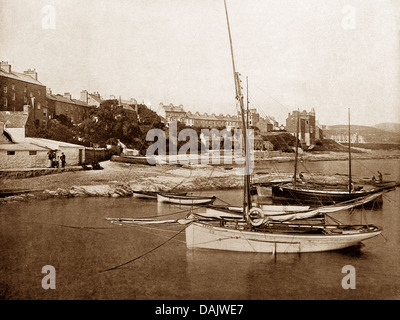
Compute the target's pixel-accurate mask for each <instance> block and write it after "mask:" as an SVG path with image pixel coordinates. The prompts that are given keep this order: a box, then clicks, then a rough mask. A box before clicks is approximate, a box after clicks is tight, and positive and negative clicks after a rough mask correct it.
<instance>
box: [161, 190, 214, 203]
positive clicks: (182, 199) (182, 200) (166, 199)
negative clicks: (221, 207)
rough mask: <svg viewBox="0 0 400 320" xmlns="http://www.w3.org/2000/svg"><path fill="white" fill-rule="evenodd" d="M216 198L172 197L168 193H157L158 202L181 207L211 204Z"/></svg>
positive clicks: (172, 195)
mask: <svg viewBox="0 0 400 320" xmlns="http://www.w3.org/2000/svg"><path fill="white" fill-rule="evenodd" d="M215 199H216V197H215V196H213V197H209V196H188V195H174V194H170V193H159V194H157V200H158V202H169V203H174V204H183V205H204V204H212V203H213V202H214V201H215Z"/></svg>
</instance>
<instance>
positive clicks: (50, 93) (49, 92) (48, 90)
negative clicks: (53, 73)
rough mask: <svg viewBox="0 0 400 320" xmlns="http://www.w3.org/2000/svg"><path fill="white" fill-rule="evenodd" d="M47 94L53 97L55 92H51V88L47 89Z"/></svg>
mask: <svg viewBox="0 0 400 320" xmlns="http://www.w3.org/2000/svg"><path fill="white" fill-rule="evenodd" d="M46 91H47V92H46V93H47V94H48V95H49V96H51V95H52V94H53V92H52V91H51V88H47V89H46Z"/></svg>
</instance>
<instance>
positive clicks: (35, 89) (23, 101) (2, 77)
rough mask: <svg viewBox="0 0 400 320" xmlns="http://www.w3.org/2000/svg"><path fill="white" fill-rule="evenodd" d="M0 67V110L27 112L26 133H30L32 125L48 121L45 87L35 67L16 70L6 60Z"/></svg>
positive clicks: (32, 130)
mask: <svg viewBox="0 0 400 320" xmlns="http://www.w3.org/2000/svg"><path fill="white" fill-rule="evenodd" d="M0 67H1V68H0V111H19V112H22V111H24V110H25V111H26V112H28V115H29V117H28V120H27V135H31V134H32V133H33V132H34V126H36V127H40V126H43V125H46V124H47V121H48V108H47V99H46V87H45V86H44V85H43V84H42V83H41V82H40V81H39V80H38V74H37V72H36V70H35V69H28V70H26V71H24V72H23V73H20V72H16V71H14V70H12V66H11V65H10V64H9V63H8V62H6V61H1V63H0Z"/></svg>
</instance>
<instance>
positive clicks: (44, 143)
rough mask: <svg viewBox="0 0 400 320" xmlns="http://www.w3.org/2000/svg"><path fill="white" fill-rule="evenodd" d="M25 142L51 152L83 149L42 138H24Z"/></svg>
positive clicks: (71, 144) (76, 145)
mask: <svg viewBox="0 0 400 320" xmlns="http://www.w3.org/2000/svg"><path fill="white" fill-rule="evenodd" d="M25 141H26V142H28V143H32V144H35V145H38V146H41V147H44V148H48V149H52V150H58V149H60V148H79V149H82V148H85V146H81V145H79V144H74V143H69V142H64V141H56V140H50V139H44V138H25Z"/></svg>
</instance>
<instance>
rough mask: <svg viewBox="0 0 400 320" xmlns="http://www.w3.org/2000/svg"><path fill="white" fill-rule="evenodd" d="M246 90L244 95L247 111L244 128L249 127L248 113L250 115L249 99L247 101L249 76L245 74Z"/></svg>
mask: <svg viewBox="0 0 400 320" xmlns="http://www.w3.org/2000/svg"><path fill="white" fill-rule="evenodd" d="M246 90H247V93H246V97H247V99H246V111H247V113H246V128H248V127H249V115H250V111H249V103H250V101H249V77H247V76H246Z"/></svg>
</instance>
